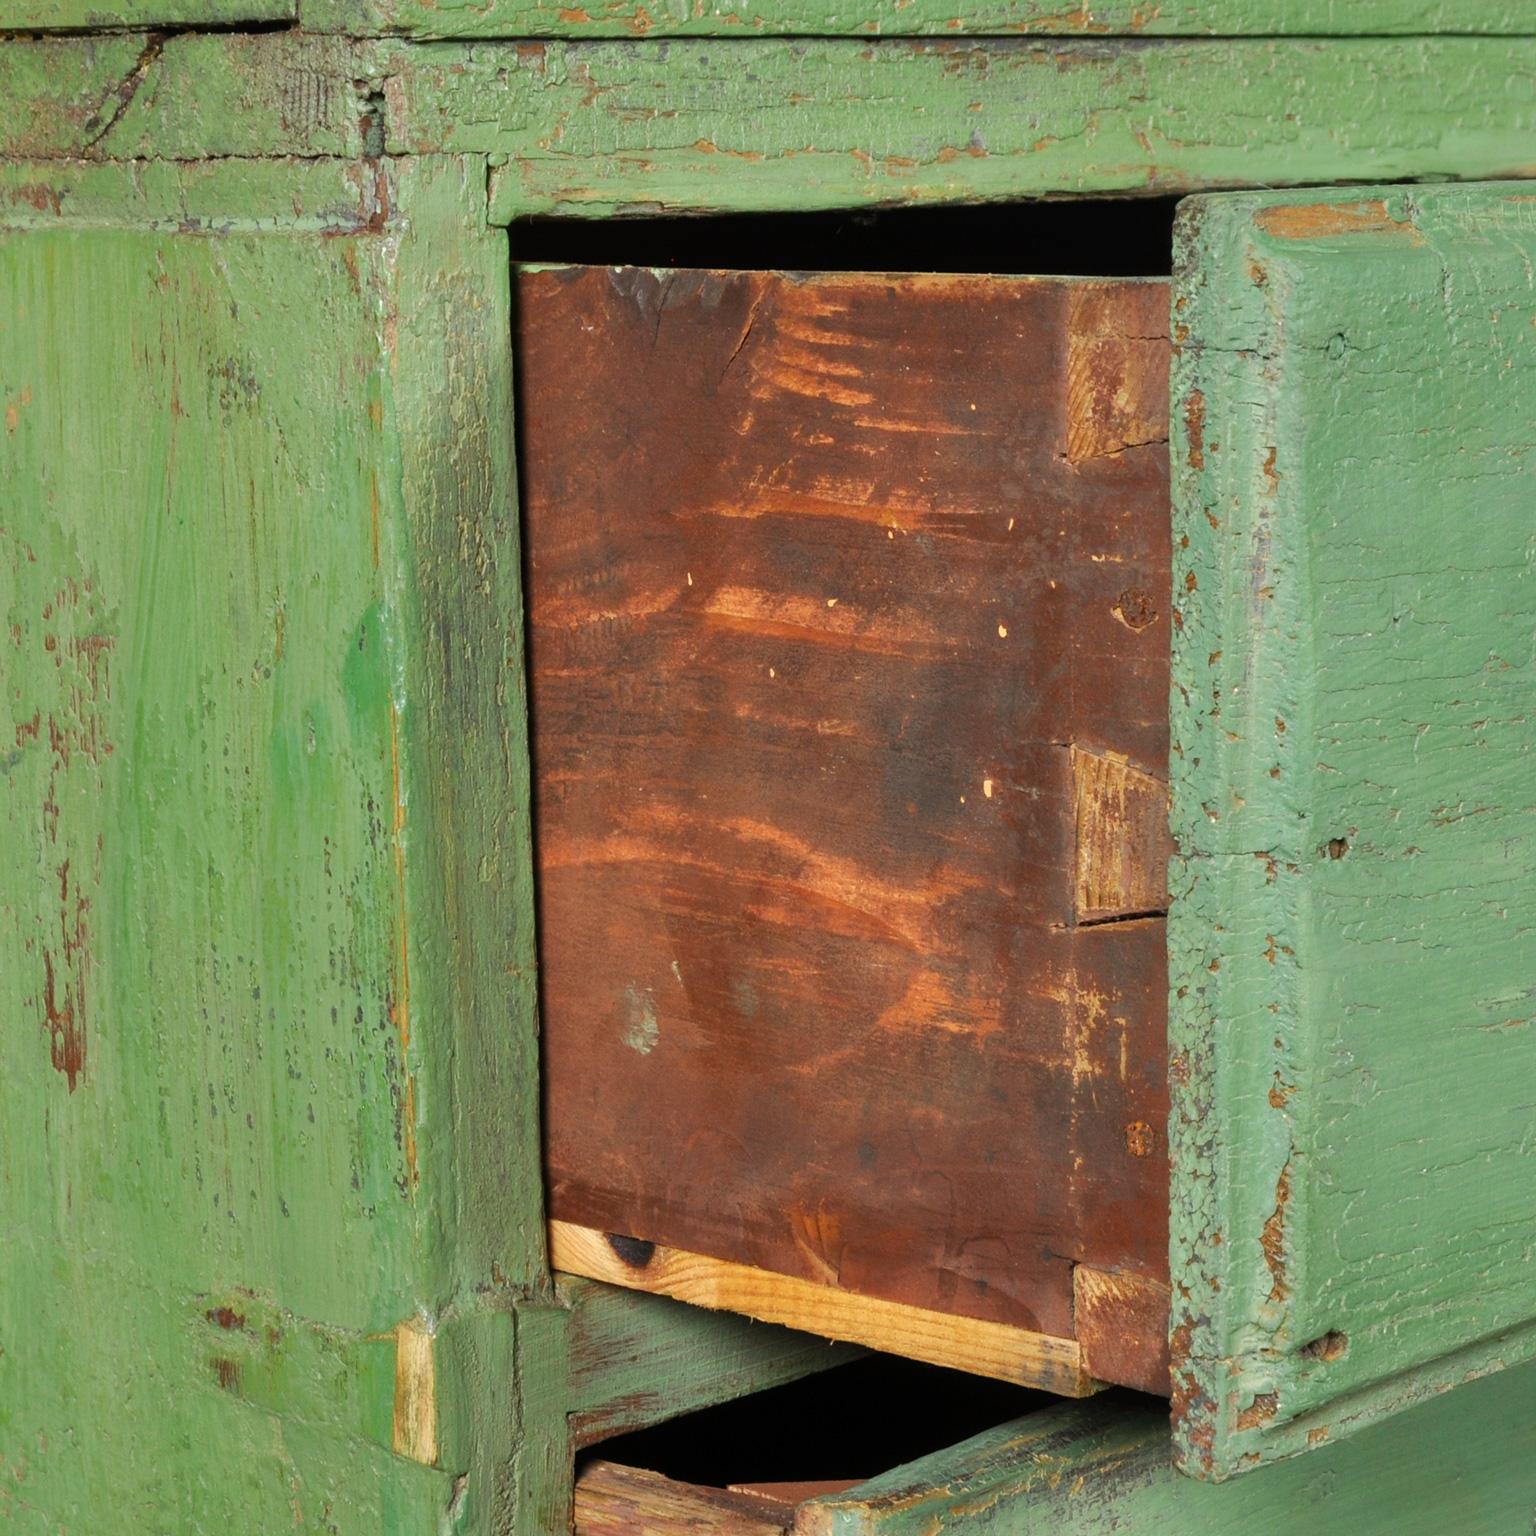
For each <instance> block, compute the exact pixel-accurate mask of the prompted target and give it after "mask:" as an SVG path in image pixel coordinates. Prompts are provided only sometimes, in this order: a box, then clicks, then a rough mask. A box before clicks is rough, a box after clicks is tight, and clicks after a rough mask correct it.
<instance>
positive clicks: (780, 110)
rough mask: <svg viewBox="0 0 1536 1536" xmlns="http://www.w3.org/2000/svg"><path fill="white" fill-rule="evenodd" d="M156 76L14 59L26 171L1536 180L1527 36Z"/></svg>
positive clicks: (247, 59) (640, 187) (1002, 182)
mask: <svg viewBox="0 0 1536 1536" xmlns="http://www.w3.org/2000/svg"><path fill="white" fill-rule="evenodd" d="M113 42H114V45H115V44H116V42H117V40H113ZM138 68H139V54H138V52H137V51H136V49H135V48H133V47H129V46H113V47H111V48H108V47H107V46H106V44H105V43H101V42H97V41H84V40H78V39H74V40H72V39H52V40H44V41H41V42H33V43H25V44H23V43H12V44H9V45H7V47H6V48H5V49H3V50H0V152H3V153H6V154H13V155H19V156H24V157H33V158H37V157H61V158H64V157H67V158H71V159H74V158H82V157H83V158H94V159H103V160H105V159H130V160H136V161H147V160H162V159H172V160H194V159H199V158H203V157H217V158H231V157H233V158H245V159H250V158H260V157H265V156H271V155H300V156H303V155H358V154H361V153H363V151H364V150H365V149H368V148H370V147H379V146H378V144H377V143H376V142H375V141H376V140H378V141H382V143H383V146H384V147H386V148H387V149H388V151H389V152H390V153H391V154H394V155H429V154H440V153H472V154H483V155H485V156H487V157H488V158H489V159H491V160H492V161H493V162H495V164H494V166H493V171H492V185H491V197H492V216H493V218H494V219H495V220H496V221H497V222H505V221H507V220H509V219H511V218H514V217H516V216H518V215H521V214H527V213H552V212H554V213H568V214H579V215H587V216H592V217H602V216H606V215H609V214H615V213H625V212H633V213H648V212H656V211H658V210H662V211H667V210H672V211H689V210H693V211H731V210H735V211H754V210H762V211H771V210H782V209H799V208H831V207H850V206H854V207H856V206H861V205H874V204H898V205H899V204H907V203H922V202H926V203H939V202H963V201H969V200H975V199H993V200H998V199H1009V198H1026V197H1037V196H1042V195H1046V194H1052V193H1071V194H1089V193H1101V194H1136V193H1142V192H1187V191H1194V190H1199V189H1202V188H1212V187H1225V186H1232V185H1251V184H1254V183H1261V184H1266V185H1285V184H1291V183H1297V182H1327V181H1338V180H1369V179H1395V178H1409V177H1454V178H1462V179H1465V178H1479V177H1494V176H1517V175H1522V174H1533V173H1536V149H1533V147H1532V146H1533V145H1536V42H1531V41H1526V40H1519V39H1507V40H1491V39H1475V38H1441V39H1422V38H1414V39H1401V40H1397V41H1386V40H1383V41H1375V42H1359V41H1348V42H1345V41H1341V42H1317V41H1300V40H1290V41H1253V40H1250V41H1228V40H1220V41H1209V42H1180V41H1169V42H1160V43H1141V42H1136V43H1126V42H1090V43H1083V42H1057V43H1046V42H1031V41H1023V40H1014V41H1000V42H980V43H962V42H958V41H957V42H953V43H926V44H916V43H908V42H901V41H888V42H883V43H878V44H873V43H863V42H857V41H852V40H842V41H838V40H824V41H797V42H791V41H775V40H771V39H737V40H733V41H724V42H701V41H692V42H678V43H672V44H667V43H570V42H551V43H547V44H536V43H523V44H516V43H479V44H463V43H435V44H419V45H412V44H407V43H400V42H390V41H382V42H353V41H350V40H348V39H345V38H338V37H323V38H316V37H311V36H308V35H305V34H300V33H272V34H255V35H249V36H230V35H221V34H210V35H201V36H198V35H186V36H179V37H173V38H170V39H168V40H167V41H166V42H165V44H164V45H163V47H162V48H161V49H160V51H159V53H158V54H157V55H156V56H155V57H154V58H153V59H152V60H151V61H150V62H149V63H148V65H147V66H145V68H144V73H143V76H142V79H141V80H140V83H139V84H138V86H137V87H136V88H135V89H133V90H132V91H131V92H130V91H128V88H127V85H126V84H125V82H127V81H129V80H130V77H132V76H133V75H134V73H135V71H136V70H137V69H138ZM124 95H127V97H128V99H127V101H126V103H123V102H122V97H123V96H124ZM106 101H111V102H116V103H118V104H119V105H121V108H122V110H121V111H120V112H119V111H117V110H116V108H115V107H112V108H108V109H107V110H106V111H105V113H104V112H103V108H102V103H103V102H106ZM1005 264H1006V265H1008V266H1010V267H1013V268H1017V267H1019V266H1020V265H1028V263H1025V262H1024V261H1023V258H1021V257H1020V256H1019V255H1018V254H1017V253H1012V254H1010V255H1009V257H1008V259H1007V262H1006V263H1005Z"/></svg>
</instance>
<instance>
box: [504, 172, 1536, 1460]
mask: <svg viewBox="0 0 1536 1536" xmlns="http://www.w3.org/2000/svg"><path fill="white" fill-rule="evenodd" d="M1533 208H1536V205H1533V204H1530V203H1529V202H1528V200H1527V199H1526V197H1525V195H1524V194H1521V193H1519V192H1517V191H1511V190H1510V189H1507V188H1475V187H1474V188H1437V189H1417V190H1414V191H1413V192H1412V193H1408V192H1403V191H1400V190H1389V191H1387V192H1384V193H1382V194H1381V195H1379V196H1378V195H1375V194H1368V193H1361V192H1359V191H1352V192H1350V193H1348V194H1322V195H1317V196H1310V195H1309V197H1308V199H1307V200H1305V201H1304V202H1301V201H1298V200H1297V198H1296V197H1295V195H1291V196H1289V197H1279V196H1269V195H1251V194H1241V195H1232V196H1223V197H1212V198H1197V199H1192V200H1190V202H1189V203H1187V204H1186V205H1185V206H1184V209H1183V212H1182V213H1181V217H1180V223H1179V226H1178V229H1177V231H1176V238H1175V244H1176V250H1177V256H1178V260H1177V270H1176V273H1175V277H1174V279H1173V285H1172V289H1171V290H1170V286H1169V282H1168V280H1167V279H1163V278H1148V279H1126V280H1107V279H1092V278H1051V277H983V276H935V275H920V276H902V275H891V274H885V275H881V274H868V273H864V274H857V275H849V274H834V273H826V274H821V275H806V274H798V275H796V274H789V273H773V272H739V271H738V272H719V271H671V272H666V271H651V270H642V269H635V268H627V269H626V268H597V267H587V268H564V269H551V270H528V271H525V272H523V273H521V274H520V275H519V278H518V307H519V315H520V320H519V335H518V348H519V368H520V371H521V380H522V415H521V428H520V430H521V435H522V474H523V496H524V506H525V517H526V529H527V531H526V547H527V551H528V567H529V570H528V602H529V612H530V660H531V680H532V702H533V724H534V733H533V748H534V770H535V775H536V786H537V815H538V828H537V831H538V859H539V881H540V889H539V903H540V919H541V967H542V989H543V991H542V998H543V1003H542V1017H543V1029H544V1042H545V1045H544V1050H545V1064H546V1073H547V1161H548V1182H549V1190H550V1199H551V1206H552V1214H553V1217H554V1222H553V1227H552V1249H553V1259H554V1262H555V1264H556V1266H557V1267H559V1268H562V1269H566V1270H570V1271H573V1272H576V1273H580V1274H586V1275H589V1276H593V1277H595V1278H599V1279H603V1280H607V1281H611V1282H615V1283H619V1284H624V1285H630V1286H636V1287H641V1288H645V1289H653V1290H659V1291H664V1292H666V1293H668V1294H671V1295H675V1296H679V1297H682V1298H684V1299H687V1300H693V1301H697V1302H700V1303H703V1304H705V1305H711V1306H721V1307H727V1308H731V1309H734V1310H738V1311H743V1312H747V1313H749V1314H751V1315H754V1316H758V1317H763V1318H770V1319H773V1320H775V1321H780V1322H785V1323H788V1324H790V1325H792V1326H796V1327H800V1328H804V1329H809V1330H811V1331H815V1332H822V1333H825V1334H828V1335H830V1336H834V1337H841V1338H849V1339H854V1340H857V1341H859V1342H862V1343H867V1344H872V1345H874V1346H876V1347H878V1348H881V1349H885V1350H891V1351H896V1352H899V1353H905V1354H909V1355H912V1356H915V1357H918V1358H921V1359H927V1360H931V1361H936V1362H939V1363H942V1364H947V1365H954V1366H958V1367H961V1368H963V1369H965V1370H968V1371H973V1372H978V1373H983V1374H990V1375H994V1376H998V1377H1002V1378H1005V1379H1008V1380H1012V1381H1017V1382H1023V1383H1027V1384H1029V1385H1033V1386H1039V1387H1044V1388H1047V1389H1049V1390H1051V1391H1055V1392H1059V1393H1065V1394H1082V1393H1086V1392H1089V1391H1092V1390H1094V1389H1095V1388H1096V1386H1097V1384H1099V1383H1101V1382H1115V1383H1121V1384H1125V1385H1129V1386H1134V1387H1138V1388H1142V1389H1145V1390H1149V1391H1155V1392H1167V1391H1168V1390H1169V1387H1170V1356H1169V1341H1170V1339H1171V1341H1172V1361H1171V1364H1172V1376H1171V1385H1172V1393H1173V1400H1174V1414H1175V1420H1176V1424H1177V1426H1178V1440H1179V1446H1180V1452H1181V1456H1182V1458H1183V1462H1184V1464H1185V1465H1186V1466H1187V1467H1189V1469H1191V1470H1194V1471H1197V1472H1201V1473H1203V1474H1206V1475H1212V1476H1217V1477H1220V1476H1223V1475H1225V1474H1226V1473H1228V1472H1230V1471H1232V1470H1235V1469H1238V1468H1240V1467H1242V1466H1245V1465H1249V1464H1252V1463H1253V1462H1255V1461H1257V1460H1260V1459H1263V1458H1264V1457H1267V1456H1269V1455H1273V1454H1284V1453H1286V1452H1289V1451H1291V1450H1295V1449H1302V1448H1306V1447H1307V1446H1310V1445H1316V1444H1320V1443H1322V1442H1323V1441H1324V1440H1327V1439H1328V1438H1330V1437H1336V1436H1337V1435H1338V1434H1340V1433H1343V1432H1345V1431H1346V1430H1348V1429H1350V1428H1352V1427H1355V1426H1357V1425H1358V1424H1361V1423H1365V1422H1368V1421H1370V1420H1371V1419H1373V1418H1376V1417H1379V1416H1381V1415H1382V1414H1384V1413H1386V1412H1389V1411H1391V1410H1392V1409H1394V1408H1396V1407H1398V1406H1400V1405H1402V1404H1404V1403H1406V1402H1410V1401H1413V1400H1415V1399H1416V1398H1418V1397H1420V1396H1422V1395H1424V1394H1426V1393H1428V1392H1431V1391H1433V1390H1437V1389H1439V1388H1441V1387H1443V1386H1445V1385H1448V1384H1450V1383H1452V1382H1454V1381H1457V1380H1460V1379H1462V1378H1464V1377H1466V1376H1469V1375H1474V1374H1477V1373H1479V1372H1482V1371H1485V1370H1488V1369H1492V1368H1493V1367H1495V1366H1496V1365H1499V1364H1504V1363H1508V1362H1510V1361H1511V1360H1513V1359H1516V1358H1519V1357H1521V1356H1523V1355H1525V1354H1528V1353H1530V1351H1531V1346H1532V1329H1531V1328H1530V1326H1529V1322H1530V1319H1531V1318H1532V1316H1533V1314H1536V1264H1533V1262H1532V1259H1531V1233H1532V1231H1533V1230H1536V1087H1533V1084H1536V1025H1533V1022H1532V1011H1533V1003H1532V999H1533V997H1536V894H1533V893H1536V817H1533V815H1532V811H1531V807H1532V803H1533V795H1532V788H1531V786H1532V784H1533V783H1536V751H1533V741H1536V727H1533V725H1532V718H1531V712H1532V703H1533V698H1536V651H1533V646H1532V643H1531V635H1532V627H1533V616H1536V569H1533V565H1532V555H1531V551H1532V548H1533V544H1532V536H1533V528H1536V524H1533V521H1532V517H1531V514H1530V510H1529V509H1530V507H1531V505H1532V504H1533V491H1536V474H1533V470H1532V468H1531V462H1530V458H1529V443H1530V428H1529V422H1530V420H1531V418H1532V415H1533V411H1536V330H1533V328H1532V321H1533V319H1536V297H1533V294H1532V292H1531V289H1530V287H1529V283H1528V275H1527V274H1528V268H1527V266H1526V264H1525V263H1526V261H1527V258H1528V256H1529V255H1530V253H1531V250H1532V248H1533V247H1536V225H1533V221H1536V213H1533V212H1532V209H1533ZM1170 364H1171V367H1172V382H1171V391H1170ZM1170 401H1171V419H1172V422H1173V428H1172V431H1171V433H1170V430H1169V425H1168V424H1169V420H1170ZM1170 440H1171V445H1172V451H1171V453H1170ZM1170 468H1171V471H1172V474H1171V486H1170ZM1170 657H1171V674H1170ZM1170 681H1171V689H1170ZM1170 700H1171V703H1170ZM1170 764H1171V772H1170ZM1170 792H1171V802H1172V803H1171V825H1172V828H1173V834H1174V836H1173V840H1172V841H1170V838H1169V834H1168V830H1167V829H1168V827H1169V824H1170V822H1169V817H1170V804H1169V801H1170ZM1170 891H1171V893H1172V900H1171V902H1170V898H1169V893H1170ZM1170 1256H1171V1258H1170Z"/></svg>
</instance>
